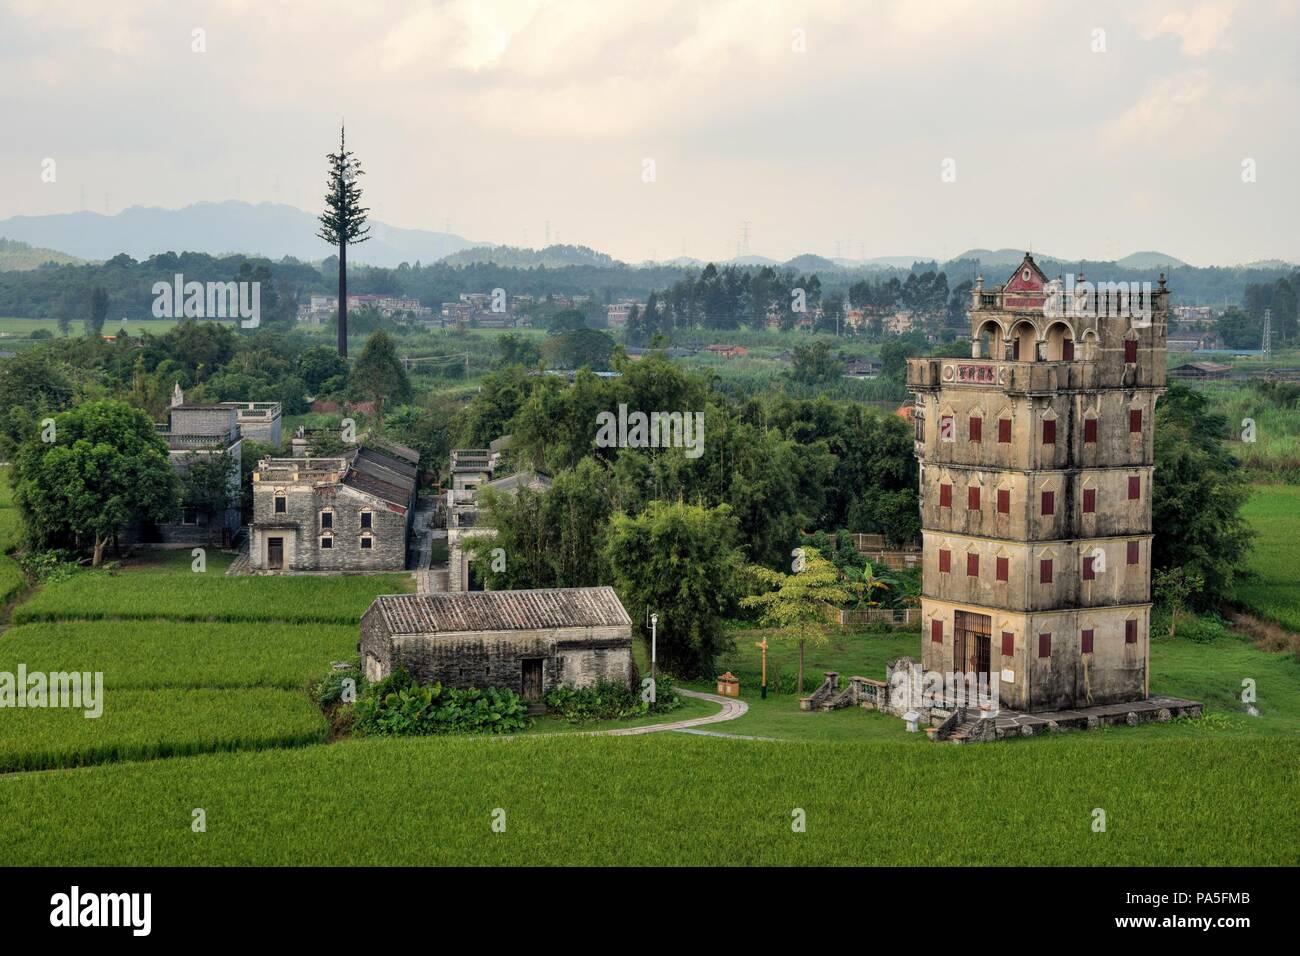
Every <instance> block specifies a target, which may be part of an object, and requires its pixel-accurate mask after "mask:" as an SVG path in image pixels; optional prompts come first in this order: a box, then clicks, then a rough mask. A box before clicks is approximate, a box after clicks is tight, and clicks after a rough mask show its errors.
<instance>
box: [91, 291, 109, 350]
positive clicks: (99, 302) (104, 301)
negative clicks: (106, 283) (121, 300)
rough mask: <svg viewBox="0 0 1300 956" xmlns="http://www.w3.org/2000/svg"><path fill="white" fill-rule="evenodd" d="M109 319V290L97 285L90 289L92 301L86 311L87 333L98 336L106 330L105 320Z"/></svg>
mask: <svg viewBox="0 0 1300 956" xmlns="http://www.w3.org/2000/svg"><path fill="white" fill-rule="evenodd" d="M107 319H108V290H107V289H105V288H104V287H103V286H102V285H97V286H95V287H94V288H93V289H91V290H90V301H89V303H88V305H87V313H86V334H87V335H91V336H94V337H95V338H98V337H99V336H100V335H101V334H102V333H103V331H104V322H105V320H107Z"/></svg>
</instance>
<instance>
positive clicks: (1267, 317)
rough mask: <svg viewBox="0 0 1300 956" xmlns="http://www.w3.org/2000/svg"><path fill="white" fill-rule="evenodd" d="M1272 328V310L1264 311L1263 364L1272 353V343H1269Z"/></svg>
mask: <svg viewBox="0 0 1300 956" xmlns="http://www.w3.org/2000/svg"><path fill="white" fill-rule="evenodd" d="M1272 326H1273V310H1272V309H1265V310H1264V348H1263V351H1264V361H1265V362H1267V361H1268V357H1269V353H1270V352H1272V348H1271V345H1272V343H1271V342H1270V341H1269V340H1270V339H1271V338H1272V331H1273V329H1272Z"/></svg>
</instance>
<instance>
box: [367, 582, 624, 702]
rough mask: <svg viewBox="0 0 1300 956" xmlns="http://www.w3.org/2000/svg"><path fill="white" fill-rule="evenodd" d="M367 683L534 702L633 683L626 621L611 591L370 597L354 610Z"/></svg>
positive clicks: (616, 596)
mask: <svg viewBox="0 0 1300 956" xmlns="http://www.w3.org/2000/svg"><path fill="white" fill-rule="evenodd" d="M358 650H359V651H360V653H361V660H362V667H363V669H364V673H365V676H366V678H367V679H368V680H371V681H377V680H381V679H383V678H384V677H387V676H388V675H389V674H391V673H392V672H393V670H394V669H395V668H399V667H400V668H403V669H405V670H406V671H407V672H408V673H409V674H410V675H411V676H412V677H414V678H415V679H416V680H417V681H419V682H420V683H433V682H435V681H438V682H441V683H442V684H443V685H444V686H449V687H458V688H469V687H477V688H488V687H498V688H506V689H509V690H513V691H515V692H516V693H518V694H520V695H521V696H522V697H524V698H525V699H526V700H529V701H533V702H537V701H540V700H541V699H542V697H543V695H545V693H546V692H547V691H548V690H550V689H551V688H552V687H554V686H556V685H560V684H563V685H568V686H571V687H591V686H593V685H595V684H596V683H598V682H601V681H616V682H618V683H620V684H623V685H625V686H630V685H631V683H632V680H633V678H634V674H635V670H634V664H633V662H632V621H631V619H630V618H629V617H628V614H627V611H626V610H624V609H623V605H622V603H621V602H620V601H619V599H618V595H617V594H615V593H614V589H613V588H611V587H594V588H555V589H547V590H535V591H478V592H462V593H459V594H450V593H447V592H439V593H435V594H393V595H384V596H381V597H377V598H375V600H374V603H372V604H371V605H370V607H369V608H368V609H367V610H366V612H365V613H364V614H363V615H361V640H360V642H359V644H358Z"/></svg>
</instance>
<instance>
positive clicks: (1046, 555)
mask: <svg viewBox="0 0 1300 956" xmlns="http://www.w3.org/2000/svg"><path fill="white" fill-rule="evenodd" d="M922 539H923V541H924V546H925V547H924V554H923V557H922V571H921V581H922V591H923V593H924V594H926V595H928V596H930V597H934V598H937V599H939V600H942V601H955V602H965V603H969V604H974V605H978V606H983V607H1000V608H1006V609H1008V610H1018V611H1036V610H1047V609H1050V608H1054V607H1066V608H1074V607H1095V606H1099V605H1107V604H1144V603H1146V602H1147V601H1149V600H1150V568H1151V563H1150V562H1151V536H1150V535H1144V536H1141V537H1137V536H1131V537H1124V538H1087V539H1078V540H1071V541H1048V542H1037V543H1033V542H1020V541H1015V540H996V539H988V538H977V537H972V536H967V535H955V534H943V533H942V532H936V531H925V532H922ZM1130 542H1132V543H1133V544H1135V545H1136V546H1137V555H1136V557H1137V563H1136V564H1129V563H1128V551H1129V543H1130ZM945 551H946V552H947V553H948V570H947V571H942V570H940V569H941V567H942V562H943V553H944V552H945ZM968 556H974V557H976V558H977V559H978V563H977V565H972V564H970V563H969V562H968ZM999 558H1002V559H1004V560H1005V561H1006V570H1007V575H1006V577H1007V580H1005V581H999V580H997V577H998V570H997V565H998V559H999ZM1086 558H1091V559H1092V578H1090V579H1089V578H1085V577H1084V563H1085V559H1086ZM1044 560H1050V561H1051V562H1052V580H1051V582H1050V583H1046V582H1044V581H1043V580H1042V578H1043V574H1042V564H1041V563H1042V562H1043V561H1044ZM971 570H976V571H977V572H978V573H977V574H975V575H971V574H970V573H969V572H970V571H971Z"/></svg>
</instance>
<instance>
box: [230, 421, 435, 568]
mask: <svg viewBox="0 0 1300 956" xmlns="http://www.w3.org/2000/svg"><path fill="white" fill-rule="evenodd" d="M418 466H419V454H418V453H416V452H414V451H412V450H410V449H403V448H400V447H399V446H395V445H388V444H384V445H383V446H380V445H378V444H366V445H361V446H358V447H357V448H355V449H352V450H350V451H348V452H346V453H345V454H342V455H338V456H333V457H326V458H265V459H263V460H262V461H260V462H258V466H257V470H256V471H254V472H253V521H252V527H251V537H250V541H249V549H248V556H249V567H250V568H251V569H252V570H253V571H298V572H335V573H338V572H367V571H401V570H403V569H405V567H406V549H407V538H408V535H409V532H410V527H411V516H412V513H413V511H414V509H415V499H416V475H417V471H418Z"/></svg>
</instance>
